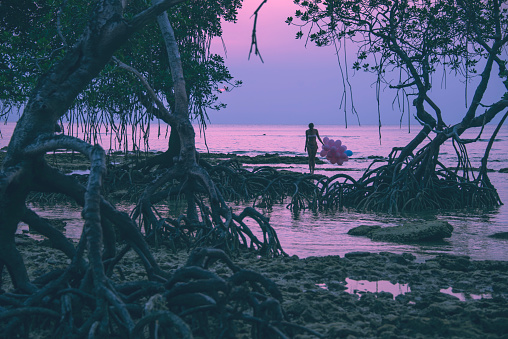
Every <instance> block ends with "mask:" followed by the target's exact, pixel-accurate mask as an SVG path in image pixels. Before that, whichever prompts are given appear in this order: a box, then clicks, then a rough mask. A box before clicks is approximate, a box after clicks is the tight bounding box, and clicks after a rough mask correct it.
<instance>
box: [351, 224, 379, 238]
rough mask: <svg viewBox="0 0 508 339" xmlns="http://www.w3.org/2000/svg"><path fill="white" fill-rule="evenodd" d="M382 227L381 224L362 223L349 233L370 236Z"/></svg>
mask: <svg viewBox="0 0 508 339" xmlns="http://www.w3.org/2000/svg"><path fill="white" fill-rule="evenodd" d="M379 229H381V226H367V225H362V226H358V227H355V228H352V229H350V230H349V231H348V232H347V234H349V235H356V236H368V235H369V234H370V233H372V232H374V231H376V230H379Z"/></svg>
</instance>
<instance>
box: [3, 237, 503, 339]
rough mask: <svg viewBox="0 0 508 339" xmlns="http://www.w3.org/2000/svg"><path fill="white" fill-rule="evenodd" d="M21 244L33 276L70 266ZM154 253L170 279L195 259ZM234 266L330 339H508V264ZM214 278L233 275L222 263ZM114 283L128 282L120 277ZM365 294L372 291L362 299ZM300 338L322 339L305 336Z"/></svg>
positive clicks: (388, 260) (248, 257)
mask: <svg viewBox="0 0 508 339" xmlns="http://www.w3.org/2000/svg"><path fill="white" fill-rule="evenodd" d="M16 242H17V246H18V248H19V249H20V251H21V252H22V255H23V257H24V259H25V263H26V265H27V267H28V269H29V274H30V275H32V274H37V275H40V274H41V273H43V272H45V271H46V270H47V271H49V270H52V269H55V268H58V267H60V266H65V265H66V264H67V262H68V261H69V259H67V258H65V257H64V256H63V254H61V253H59V252H58V251H57V250H54V249H52V248H50V247H48V245H49V244H48V242H47V241H46V242H44V241H43V242H38V241H36V240H33V239H31V238H28V237H27V236H25V235H18V236H16ZM153 251H154V256H155V258H156V260H157V261H158V263H159V265H160V266H161V268H163V269H164V270H166V271H169V272H174V271H175V270H176V269H178V268H179V267H181V266H182V265H183V264H184V263H185V261H186V259H187V257H188V253H187V252H183V251H181V252H178V253H176V254H175V253H173V252H171V251H169V250H167V249H164V248H159V249H154V250H153ZM231 259H232V260H233V262H234V263H235V264H237V265H238V266H240V267H242V268H247V269H250V270H254V271H257V272H259V273H261V274H262V275H264V276H265V277H267V278H269V279H271V280H272V281H274V282H275V283H276V285H277V287H278V288H279V289H280V291H281V292H282V295H283V302H282V307H283V310H284V312H285V314H286V316H287V317H288V320H289V321H291V322H293V323H296V324H298V325H301V326H305V327H307V328H309V329H312V330H314V331H317V332H318V333H321V334H322V335H323V336H324V338H330V339H331V338H346V337H347V338H373V337H375V338H429V337H432V338H507V336H508V261H494V260H470V259H469V258H468V257H466V256H453V255H438V256H436V257H435V258H433V259H428V260H426V261H425V262H422V263H417V262H415V260H414V259H415V257H414V256H412V255H411V254H402V255H399V254H394V253H389V252H381V253H368V252H352V253H348V254H346V255H344V256H343V257H339V256H325V257H307V258H304V259H299V258H298V257H296V256H292V257H277V258H271V259H266V258H261V257H259V256H256V255H253V254H252V253H240V254H239V255H237V256H232V257H231ZM125 260H127V262H125ZM131 260H132V261H131ZM123 261H124V262H123V263H122V262H121V263H120V265H121V267H122V270H123V276H124V278H125V279H126V280H139V279H146V276H145V272H144V270H143V266H142V265H141V263H139V261H138V260H135V255H134V254H133V253H132V252H131V253H130V255H128V256H127V257H126V258H124V259H123ZM210 270H211V271H214V272H215V273H217V274H219V275H226V276H227V275H228V274H230V272H228V269H227V267H226V266H225V265H224V264H221V263H220V262H219V263H217V264H215V265H213V266H212V267H211V268H210ZM112 279H113V281H114V282H115V283H122V282H125V281H122V279H121V277H120V276H119V275H117V274H113V276H112ZM6 280H8V278H7V279H6V278H4V282H5V281H6ZM355 282H356V284H355ZM367 282H372V283H371V284H368V283H367ZM365 286H367V289H369V288H370V289H371V291H363V289H364V287H365ZM386 286H389V287H390V288H391V290H386V288H385V287H386ZM372 289H374V290H373V291H372ZM376 290H377V291H376ZM245 338H247V337H245ZM295 338H315V337H314V336H310V335H307V334H306V335H303V334H302V335H298V336H296V337H295Z"/></svg>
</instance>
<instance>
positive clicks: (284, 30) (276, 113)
mask: <svg viewBox="0 0 508 339" xmlns="http://www.w3.org/2000/svg"><path fill="white" fill-rule="evenodd" d="M261 1H262V0H244V5H243V8H242V9H241V10H240V13H239V16H238V22H237V23H236V24H231V23H226V24H224V25H223V28H224V35H223V38H224V43H225V45H226V49H227V56H226V59H225V62H226V65H227V66H228V67H229V69H230V72H231V74H232V75H233V76H234V77H235V78H236V79H239V80H242V81H243V85H242V87H240V88H237V89H235V90H233V91H232V92H230V93H225V94H223V95H221V101H222V102H224V103H226V104H227V108H226V109H223V110H221V111H219V112H215V111H211V112H210V120H211V123H212V124H222V123H238V124H304V125H306V124H308V123H309V122H314V123H315V124H316V125H323V124H334V125H345V122H346V120H345V114H346V115H347V123H348V125H355V124H356V125H357V124H358V119H357V117H356V116H355V115H354V114H352V113H351V110H350V107H349V105H350V103H351V100H350V98H349V97H348V109H347V110H346V113H345V112H344V108H343V107H341V97H342V94H343V84H342V78H341V72H340V68H339V64H338V62H337V56H336V54H335V50H334V48H333V47H320V48H318V47H316V46H314V45H312V44H311V43H309V44H308V46H307V47H306V46H305V40H304V39H302V40H296V39H295V34H296V32H297V31H298V28H297V27H295V26H288V25H287V24H286V23H285V20H286V18H287V17H288V16H292V15H293V14H294V11H295V9H296V8H297V6H296V5H294V4H293V2H292V0H269V1H268V2H267V3H266V4H265V5H264V6H263V7H262V9H261V10H260V13H259V17H258V28H257V36H258V45H259V49H260V52H261V56H262V57H263V61H264V63H263V62H261V60H260V59H259V57H257V56H255V55H254V54H252V55H251V57H250V60H249V59H248V56H249V49H250V41H251V32H252V25H253V22H254V17H252V14H253V13H254V11H255V10H256V8H257V7H258V6H259V4H260V3H261ZM353 47H354V46H353V45H352V44H351V46H349V47H348V53H350V55H351V56H353V55H354V54H353V52H354V48H353ZM212 51H213V52H214V53H217V54H220V55H223V56H224V50H223V48H222V43H221V42H220V40H216V41H215V42H214V44H213V48H212ZM341 53H344V52H343V51H341ZM353 61H354V58H353V57H349V59H348V62H349V70H348V72H349V75H350V82H351V86H352V87H353V99H354V104H355V108H356V111H357V112H358V115H359V120H360V123H361V124H362V125H371V124H377V122H378V114H377V103H376V94H375V90H374V84H373V83H374V81H375V78H374V76H373V75H367V74H363V72H362V73H358V74H355V75H354V76H353V74H354V72H353V71H352V69H351V64H352V62H353ZM495 72H497V69H496V70H495ZM438 81H441V79H438ZM454 82H455V85H454V84H453V83H454ZM434 87H435V88H436V91H435V92H434V98H435V100H436V101H437V102H438V103H439V104H440V105H441V106H442V108H443V112H444V114H445V120H446V121H445V122H446V123H448V124H452V123H456V122H458V121H459V118H460V117H461V114H463V112H464V110H465V99H464V87H463V86H460V83H459V82H457V81H454V79H453V77H452V76H451V75H448V76H447V89H446V90H445V91H442V90H441V86H440V84H438V85H434ZM493 92H497V93H494V95H493V97H494V98H500V95H501V93H502V88H501V87H499V86H495V87H494V91H493ZM437 94H439V95H437ZM393 98H394V92H393V90H390V89H385V90H384V91H382V92H381V122H382V124H383V125H390V124H399V121H400V119H401V113H400V111H399V108H398V107H397V106H393V105H392V101H393ZM449 98H456V100H450V99H449ZM457 101H458V102H457ZM414 112H415V110H414V108H412V109H411V115H413V114H414ZM447 112H454V113H452V114H455V115H453V116H450V115H448V118H446V117H447V115H446V114H450V113H447ZM455 112H456V113H455ZM407 121H408V118H407V109H406V113H405V115H404V118H403V124H405V125H407ZM416 124H417V123H416V122H415V120H414V119H412V122H411V125H412V126H416Z"/></svg>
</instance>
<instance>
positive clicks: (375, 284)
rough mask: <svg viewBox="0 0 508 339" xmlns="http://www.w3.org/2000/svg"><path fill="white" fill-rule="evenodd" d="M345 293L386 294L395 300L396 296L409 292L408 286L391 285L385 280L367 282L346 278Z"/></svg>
mask: <svg viewBox="0 0 508 339" xmlns="http://www.w3.org/2000/svg"><path fill="white" fill-rule="evenodd" d="M346 291H347V292H348V293H351V294H358V295H359V296H360V295H361V292H372V293H379V292H388V293H391V294H392V295H393V297H394V298H395V297H396V296H398V295H401V294H406V293H409V292H411V289H410V288H409V285H408V284H399V283H395V284H394V283H391V282H389V281H387V280H378V281H368V280H354V279H349V278H346Z"/></svg>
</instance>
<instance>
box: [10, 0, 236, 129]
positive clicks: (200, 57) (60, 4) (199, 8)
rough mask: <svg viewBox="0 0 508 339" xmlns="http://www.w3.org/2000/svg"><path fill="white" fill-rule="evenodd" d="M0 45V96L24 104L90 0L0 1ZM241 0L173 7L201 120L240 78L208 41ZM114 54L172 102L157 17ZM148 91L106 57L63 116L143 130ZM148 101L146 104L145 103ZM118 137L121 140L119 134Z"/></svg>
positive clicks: (72, 37) (135, 5) (135, 7)
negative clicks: (91, 80) (231, 72)
mask: <svg viewBox="0 0 508 339" xmlns="http://www.w3.org/2000/svg"><path fill="white" fill-rule="evenodd" d="M149 4H150V1H135V2H132V4H131V5H130V7H129V8H128V13H126V16H127V17H129V15H130V16H133V15H134V14H135V13H138V12H139V11H141V10H143V9H145V8H147V7H148V6H149ZM0 6H1V7H0V8H1V11H0V12H1V13H2V15H1V17H0V24H1V25H2V27H3V29H2V33H0V34H1V39H2V44H1V47H0V52H1V53H0V54H1V56H0V69H2V72H1V74H0V80H1V81H0V83H1V85H0V101H1V102H2V103H3V104H4V105H6V106H12V105H15V106H20V105H22V104H23V103H24V102H25V101H26V99H27V97H28V95H29V93H30V91H31V90H32V89H33V88H34V87H35V86H36V82H37V79H38V77H39V76H41V75H42V74H44V73H46V72H47V71H48V70H49V69H50V68H51V66H52V65H53V64H55V63H56V62H57V61H58V60H60V59H61V57H62V56H63V55H64V52H65V51H66V50H67V49H69V48H72V47H71V46H72V45H73V44H74V43H75V42H76V40H77V39H78V36H77V34H78V33H77V32H81V31H83V27H84V26H85V25H86V24H87V21H88V18H89V16H90V11H92V10H93V9H94V6H90V4H89V3H88V2H86V3H83V2H81V1H76V0H63V1H57V0H54V1H44V2H42V4H39V3H36V2H32V1H28V0H23V1H14V0H7V1H2V3H1V4H0ZM240 7H241V1H240V0H217V1H207V2H205V3H202V2H200V1H195V0H194V1H190V2H187V3H186V4H185V5H182V6H179V8H178V9H176V10H174V11H171V13H170V20H171V21H172V22H174V29H175V34H176V37H177V40H178V42H179V44H180V50H181V57H182V62H183V67H184V69H185V70H186V73H185V76H186V84H187V92H188V93H189V100H190V108H189V111H190V114H192V116H193V117H194V118H196V119H198V121H200V122H201V124H203V125H206V121H207V117H208V115H207V111H208V110H210V109H211V110H219V109H221V108H223V107H225V104H224V103H222V102H220V98H219V95H220V94H221V93H222V91H224V89H225V88H227V90H231V89H233V88H234V87H236V86H240V85H241V81H235V80H234V79H233V76H232V75H231V74H230V73H229V70H228V68H227V67H226V65H225V63H224V59H223V58H222V57H220V56H219V55H213V54H210V52H209V46H210V41H211V39H213V38H220V36H221V35H222V28H221V20H226V21H235V20H236V15H237V11H238V9H239V8H240ZM116 57H117V58H118V59H119V60H121V61H122V62H125V63H127V64H129V65H130V66H132V67H134V68H136V69H137V70H138V71H139V72H141V73H142V74H144V75H145V76H146V77H147V79H148V80H149V82H150V85H151V86H152V88H153V89H154V90H155V91H156V93H157V94H158V95H159V96H160V97H163V98H165V100H166V101H167V104H168V105H169V106H170V107H172V105H173V104H174V103H173V99H172V95H171V93H172V91H173V84H172V79H171V74H170V70H169V66H168V62H167V55H166V50H165V49H164V44H163V43H162V38H161V34H160V31H159V28H158V26H157V24H156V23H152V24H151V25H150V26H149V27H148V28H147V29H145V30H142V31H140V32H138V33H136V35H135V36H134V38H133V39H131V40H130V41H129V42H128V43H127V44H126V45H125V46H124V47H123V48H122V49H121V50H119V51H118V52H117V53H116ZM148 105H149V104H148V103H147V102H146V93H145V90H144V88H143V87H142V86H141V85H140V84H139V82H138V81H137V80H136V79H134V78H133V76H132V75H131V74H128V73H127V72H125V71H123V70H119V69H117V67H116V66H115V64H114V63H113V62H112V63H110V65H108V67H106V69H104V70H103V71H102V72H101V74H100V75H99V77H97V78H96V79H94V81H93V82H92V83H91V84H90V85H89V86H88V88H87V89H86V90H85V91H84V92H83V93H82V94H81V95H80V96H79V97H78V98H77V100H76V102H75V105H74V107H73V109H72V110H71V111H70V112H69V114H68V115H67V119H68V121H70V122H71V123H79V124H80V125H81V126H82V127H83V128H84V130H85V132H88V133H86V134H88V137H89V138H93V137H96V134H95V132H96V131H97V127H98V126H103V127H105V128H106V130H116V131H124V130H125V128H126V126H127V125H128V124H135V125H137V126H139V127H141V129H142V130H147V129H146V128H145V127H147V126H148V125H149V124H150V121H151V120H152V119H153V115H152V114H151V113H152V112H150V109H147V106H148ZM148 107H149V106H148ZM117 137H119V138H120V139H121V136H120V134H119V133H117Z"/></svg>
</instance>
